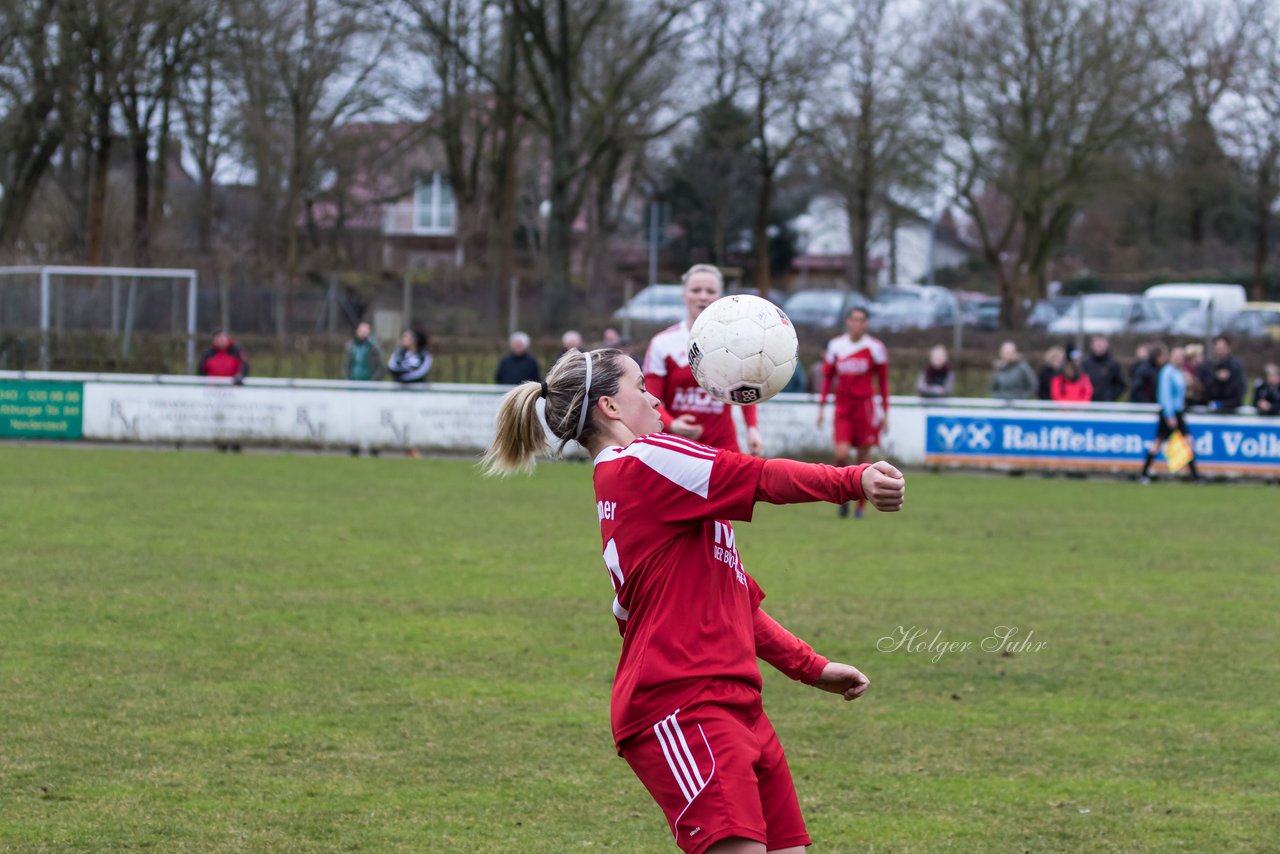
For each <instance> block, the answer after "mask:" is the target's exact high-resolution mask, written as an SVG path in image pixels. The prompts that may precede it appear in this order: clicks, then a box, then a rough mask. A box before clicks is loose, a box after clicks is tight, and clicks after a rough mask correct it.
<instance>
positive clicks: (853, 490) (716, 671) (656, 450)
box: [594, 433, 866, 743]
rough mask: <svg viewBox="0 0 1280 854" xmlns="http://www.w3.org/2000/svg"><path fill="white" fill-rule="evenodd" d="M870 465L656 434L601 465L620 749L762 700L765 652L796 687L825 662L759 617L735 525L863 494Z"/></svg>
mask: <svg viewBox="0 0 1280 854" xmlns="http://www.w3.org/2000/svg"><path fill="white" fill-rule="evenodd" d="M865 470H866V466H851V467H847V468H835V467H833V466H823V465H809V464H805V463H797V462H793V461H791V460H762V459H758V458H755V457H749V456H746V455H744V454H739V453H736V452H733V451H728V450H724V449H721V448H713V447H710V446H708V445H703V444H700V443H698V442H691V441H689V440H688V439H683V438H681V437H678V436H671V435H669V434H666V433H653V434H650V435H648V436H643V437H641V438H639V439H636V440H635V441H633V442H632V443H631V444H629V445H627V446H626V447H612V448H606V449H605V450H603V451H601V452H600V454H599V455H598V456H597V457H596V460H595V471H594V481H595V492H596V514H597V516H598V517H599V520H600V536H601V541H602V543H603V547H604V563H605V567H606V568H607V569H608V571H609V580H610V582H611V583H612V584H613V589H614V593H615V596H614V600H613V615H614V617H615V618H616V619H617V623H618V631H619V632H620V633H621V634H622V651H621V656H620V658H619V661H618V670H617V674H616V677H615V679H614V685H613V700H612V704H611V718H612V723H613V736H614V740H615V742H617V743H621V742H622V741H623V740H624V739H626V738H627V737H628V736H629V735H632V734H634V733H636V732H639V731H640V730H642V729H646V728H648V727H650V726H652V725H653V724H654V723H656V722H657V721H659V720H661V719H662V718H664V717H666V716H668V715H670V714H672V713H673V712H674V711H675V710H676V709H679V708H681V707H683V706H686V705H688V704H689V703H692V702H694V701H696V700H699V699H712V698H718V699H721V700H725V701H731V700H742V701H758V699H759V693H760V688H761V679H760V668H759V665H758V664H757V663H756V657H757V656H760V657H761V658H764V659H765V660H766V661H768V662H769V663H770V664H772V665H774V666H775V667H777V668H778V669H779V670H781V671H782V672H783V673H786V674H787V675H788V676H790V677H791V678H793V679H803V680H804V681H806V682H813V681H815V680H816V679H817V678H818V676H819V675H820V674H821V673H822V669H823V668H824V667H825V666H826V665H827V660H826V659H825V658H823V657H822V656H820V655H818V654H817V653H815V652H814V651H813V649H812V648H811V647H810V646H809V645H808V644H806V643H804V642H803V641H801V640H799V639H797V638H796V637H794V636H793V635H791V633H789V632H787V631H786V630H785V629H782V627H781V626H778V625H777V624H776V623H774V622H773V621H772V620H771V619H769V618H768V617H767V616H766V615H764V614H763V612H761V611H760V610H759V609H760V602H761V600H762V599H764V592H763V591H762V590H761V589H760V587H759V585H757V584H756V582H755V580H754V579H753V578H752V577H751V576H749V575H748V574H747V572H746V570H745V569H744V567H743V565H742V560H741V558H740V557H739V555H738V549H737V545H736V543H735V537H734V530H733V524H732V521H731V520H735V519H737V520H744V521H749V520H750V519H751V515H752V512H753V509H754V507H755V504H756V502H757V501H765V502H769V503H775V504H791V503H798V502H803V501H820V500H825V501H832V502H836V503H839V502H844V501H849V500H851V499H856V498H861V497H862V488H861V482H862V474H863V472H864V471H865Z"/></svg>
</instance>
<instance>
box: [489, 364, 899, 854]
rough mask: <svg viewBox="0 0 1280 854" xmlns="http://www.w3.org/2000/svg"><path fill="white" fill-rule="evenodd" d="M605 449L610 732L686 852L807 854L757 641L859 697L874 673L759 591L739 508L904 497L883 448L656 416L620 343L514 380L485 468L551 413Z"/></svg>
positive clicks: (895, 501)
mask: <svg viewBox="0 0 1280 854" xmlns="http://www.w3.org/2000/svg"><path fill="white" fill-rule="evenodd" d="M540 398H543V399H545V407H544V413H545V417H546V424H547V428H549V429H550V431H551V432H552V433H553V434H554V435H555V436H557V437H558V438H559V439H561V440H562V446H561V447H563V444H566V443H568V442H570V441H577V442H578V443H580V444H581V445H583V446H584V447H585V448H586V449H587V450H588V451H589V452H590V454H591V455H592V457H593V458H594V460H595V464H594V470H593V480H594V483H595V498H596V516H597V518H598V519H599V522H600V537H601V544H602V547H603V552H604V564H605V568H606V569H607V572H608V578H609V581H610V583H611V584H612V586H613V593H614V598H613V605H612V612H613V616H614V618H615V619H616V621H617V625H618V630H619V632H620V633H621V635H622V650H621V655H620V659H619V661H618V670H617V674H616V676H615V678H614V683H613V697H612V703H611V719H612V726H613V737H614V743H615V746H616V748H617V751H618V753H619V754H620V755H621V756H622V757H623V758H624V759H625V760H626V761H627V763H628V764H629V765H630V766H631V768H632V770H633V771H634V772H635V774H636V776H637V777H639V778H640V781H641V782H642V783H643V784H644V786H645V788H646V789H648V791H649V793H650V794H651V795H652V796H653V798H654V800H655V801H657V802H658V805H659V806H660V807H661V808H662V810H663V812H664V814H665V815H666V817H667V822H668V824H669V826H670V829H671V832H672V834H673V835H674V837H675V841H676V843H677V844H678V845H679V846H680V848H681V849H683V850H684V851H686V852H690V853H691V854H702V852H712V854H764V852H765V851H774V852H788V854H802V852H803V850H804V846H805V845H808V844H809V842H810V839H809V835H808V832H807V831H806V829H805V824H804V818H803V817H802V816H801V814H800V806H799V801H798V799H797V797H796V792H795V787H794V785H793V783H792V778H791V772H790V771H789V770H788V767H787V761H786V756H785V755H784V754H783V751H782V747H781V745H780V744H779V742H778V737H777V735H776V734H775V733H774V730H773V726H772V724H771V723H770V722H769V719H768V717H767V716H766V715H765V714H764V710H763V707H762V706H761V697H760V690H761V678H760V668H759V664H758V663H757V661H756V659H757V657H759V658H763V659H764V660H765V661H767V662H768V663H769V664H771V665H772V666H774V667H775V668H777V669H778V670H780V671H781V672H783V673H785V674H787V675H788V676H790V677H791V678H792V679H796V680H799V681H802V682H804V683H806V684H809V685H814V686H816V687H818V688H821V689H823V690H826V691H830V692H832V693H837V694H840V695H842V696H843V697H844V698H845V699H846V700H853V699H856V698H857V697H859V696H861V695H862V693H863V692H864V691H865V690H866V689H867V684H868V683H867V679H866V677H865V676H863V674H862V673H861V672H859V671H858V669H857V668H856V667H853V666H852V665H848V664H840V663H838V662H833V661H829V660H828V659H826V658H824V657H823V656H821V655H819V654H817V653H815V652H814V651H813V648H812V647H810V646H809V645H808V644H807V643H805V642H804V641H802V640H799V639H798V638H796V637H795V636H794V635H792V634H791V633H790V632H788V631H787V630H786V629H784V628H783V627H782V626H780V625H779V624H778V623H776V622H775V621H774V620H773V619H772V618H770V617H769V615H768V614H766V613H765V612H764V610H763V609H762V608H761V607H760V603H761V600H762V599H764V593H763V592H762V591H761V589H760V587H759V585H757V584H756V582H755V580H754V579H753V578H752V577H751V576H750V575H748V574H747V571H746V568H745V567H744V566H743V565H742V560H741V557H740V555H739V554H738V549H737V545H736V542H735V534H734V529H733V524H732V522H733V520H743V521H750V519H751V515H752V511H753V509H754V507H755V505H756V503H757V502H761V501H763V502H768V503H771V504H795V503H800V502H809V501H831V502H837V503H838V502H842V501H848V500H850V499H853V498H862V497H864V496H865V497H866V498H867V499H869V500H870V501H871V503H872V504H873V505H875V506H876V507H877V508H878V509H880V510H884V511H895V510H898V509H899V508H900V507H901V506H902V500H903V495H904V490H905V484H904V482H903V479H902V475H901V473H899V472H898V470H897V469H895V468H894V467H893V466H891V465H889V464H888V463H884V462H879V463H876V464H875V465H864V466H857V467H850V468H834V467H832V466H824V465H811V464H805V463H798V462H794V461H792V460H763V459H760V458H758V457H751V456H746V455H743V454H740V453H737V452H735V451H729V450H725V449H722V448H713V447H711V446H709V445H704V444H701V443H698V442H694V441H691V440H689V439H685V438H682V437H679V436H673V435H671V434H669V433H663V432H661V426H662V421H661V417H660V415H659V412H658V405H659V403H658V399H657V398H656V397H654V396H653V395H652V394H650V393H649V392H647V391H646V389H645V378H644V375H643V374H642V373H641V371H640V369H639V368H638V367H637V366H636V364H635V362H634V361H632V360H631V359H630V358H628V357H627V356H625V355H624V354H623V353H621V352H620V351H617V350H596V351H592V352H590V353H585V354H580V353H577V352H571V353H569V354H568V355H566V356H565V357H564V358H562V359H560V361H559V362H557V363H556V366H555V367H554V368H553V369H552V371H551V373H550V374H549V375H548V376H547V379H546V381H545V382H543V383H525V384H523V385H521V386H517V387H516V388H515V389H513V390H512V391H510V392H508V393H507V395H506V397H505V398H503V401H502V405H501V408H500V410H499V413H498V426H497V433H496V436H495V438H494V441H493V444H492V446H491V447H490V448H489V451H488V453H487V454H486V457H485V463H486V468H487V472H488V473H489V474H507V473H510V472H514V471H522V470H523V471H527V470H530V469H531V468H532V467H533V462H534V459H535V457H536V455H537V454H538V453H541V452H543V451H545V450H546V442H547V439H546V432H545V431H544V428H543V426H542V423H541V421H540V420H539V416H538V401H539V399H540Z"/></svg>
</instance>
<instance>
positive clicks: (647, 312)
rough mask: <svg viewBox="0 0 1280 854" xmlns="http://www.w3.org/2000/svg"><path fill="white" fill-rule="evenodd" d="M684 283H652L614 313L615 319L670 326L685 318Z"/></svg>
mask: <svg viewBox="0 0 1280 854" xmlns="http://www.w3.org/2000/svg"><path fill="white" fill-rule="evenodd" d="M685 315H686V309H685V305H684V285H650V286H649V287H647V288H645V289H644V290H642V291H640V293H638V294H636V295H635V296H633V297H632V298H631V299H630V300H628V301H627V304H626V305H624V306H623V307H622V308H620V309H618V310H617V311H615V312H614V313H613V319H614V320H615V321H623V320H630V321H632V322H635V323H655V324H662V325H666V326H669V325H671V324H674V323H679V322H680V321H682V320H684V318H685Z"/></svg>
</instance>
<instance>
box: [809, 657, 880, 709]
mask: <svg viewBox="0 0 1280 854" xmlns="http://www.w3.org/2000/svg"><path fill="white" fill-rule="evenodd" d="M870 686H871V681H870V680H869V679H867V677H866V676H864V675H863V674H862V671H861V670H859V669H858V668H856V667H854V666H853V665H852V664H841V663H840V662H838V661H833V662H831V663H830V664H828V665H827V666H826V667H824V668H822V675H821V676H819V677H818V681H817V682H814V683H813V687H815V688H821V689H822V690H823V691H830V692H831V693H832V694H839V695H840V696H842V697H844V698H845V699H846V700H856V699H858V698H859V697H861V696H862V695H863V694H865V693H866V691H867V688H869V687H870Z"/></svg>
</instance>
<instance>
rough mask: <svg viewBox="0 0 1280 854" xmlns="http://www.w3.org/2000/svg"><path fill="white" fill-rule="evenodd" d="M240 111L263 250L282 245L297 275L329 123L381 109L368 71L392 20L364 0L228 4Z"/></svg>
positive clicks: (380, 54)
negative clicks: (309, 203) (302, 236)
mask: <svg viewBox="0 0 1280 854" xmlns="http://www.w3.org/2000/svg"><path fill="white" fill-rule="evenodd" d="M231 8H232V13H233V16H234V24H235V26H234V30H233V32H234V39H235V46H236V61H237V63H238V65H239V68H240V79H239V80H238V81H237V83H238V86H239V88H240V94H241V97H240V105H241V109H242V113H243V117H242V133H241V134H240V143H241V145H242V147H243V151H244V153H245V155H246V159H247V161H248V162H249V164H250V165H251V166H252V169H253V172H254V180H255V182H256V186H257V189H258V194H259V211H258V213H259V223H260V229H259V234H260V235H261V236H262V237H263V238H264V239H265V240H266V241H268V243H267V247H268V255H274V254H275V251H276V250H275V247H274V246H273V245H272V244H275V245H278V244H279V243H280V242H283V244H284V261H285V274H286V277H287V278H288V280H289V281H290V282H296V281H297V280H298V274H299V265H300V260H301V243H300V229H301V227H302V225H303V223H304V220H305V217H306V215H307V209H306V202H307V200H308V199H309V198H310V197H311V196H312V195H313V194H315V193H316V192H318V190H319V189H320V187H321V184H322V180H323V177H324V176H323V174H322V168H323V163H324V152H325V148H326V146H327V145H328V144H329V143H330V141H331V140H332V138H333V133H334V130H335V128H337V127H338V126H339V125H340V124H342V123H343V122H346V121H349V120H351V119H352V118H353V117H356V116H359V115H361V114H363V113H367V112H369V111H370V110H372V109H373V108H375V107H376V106H378V105H379V104H380V103H381V102H382V99H383V95H382V93H381V92H380V91H378V90H377V89H376V87H375V86H374V85H373V84H374V71H375V69H377V68H378V66H379V64H380V63H381V62H382V60H383V58H384V55H385V52H386V47H387V44H388V33H389V27H390V21H389V19H388V17H387V15H386V13H385V11H384V10H383V9H382V8H381V7H380V5H379V4H376V3H373V2H371V0H370V2H366V0H303V2H301V3H295V2H291V0H232V6H231Z"/></svg>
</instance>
